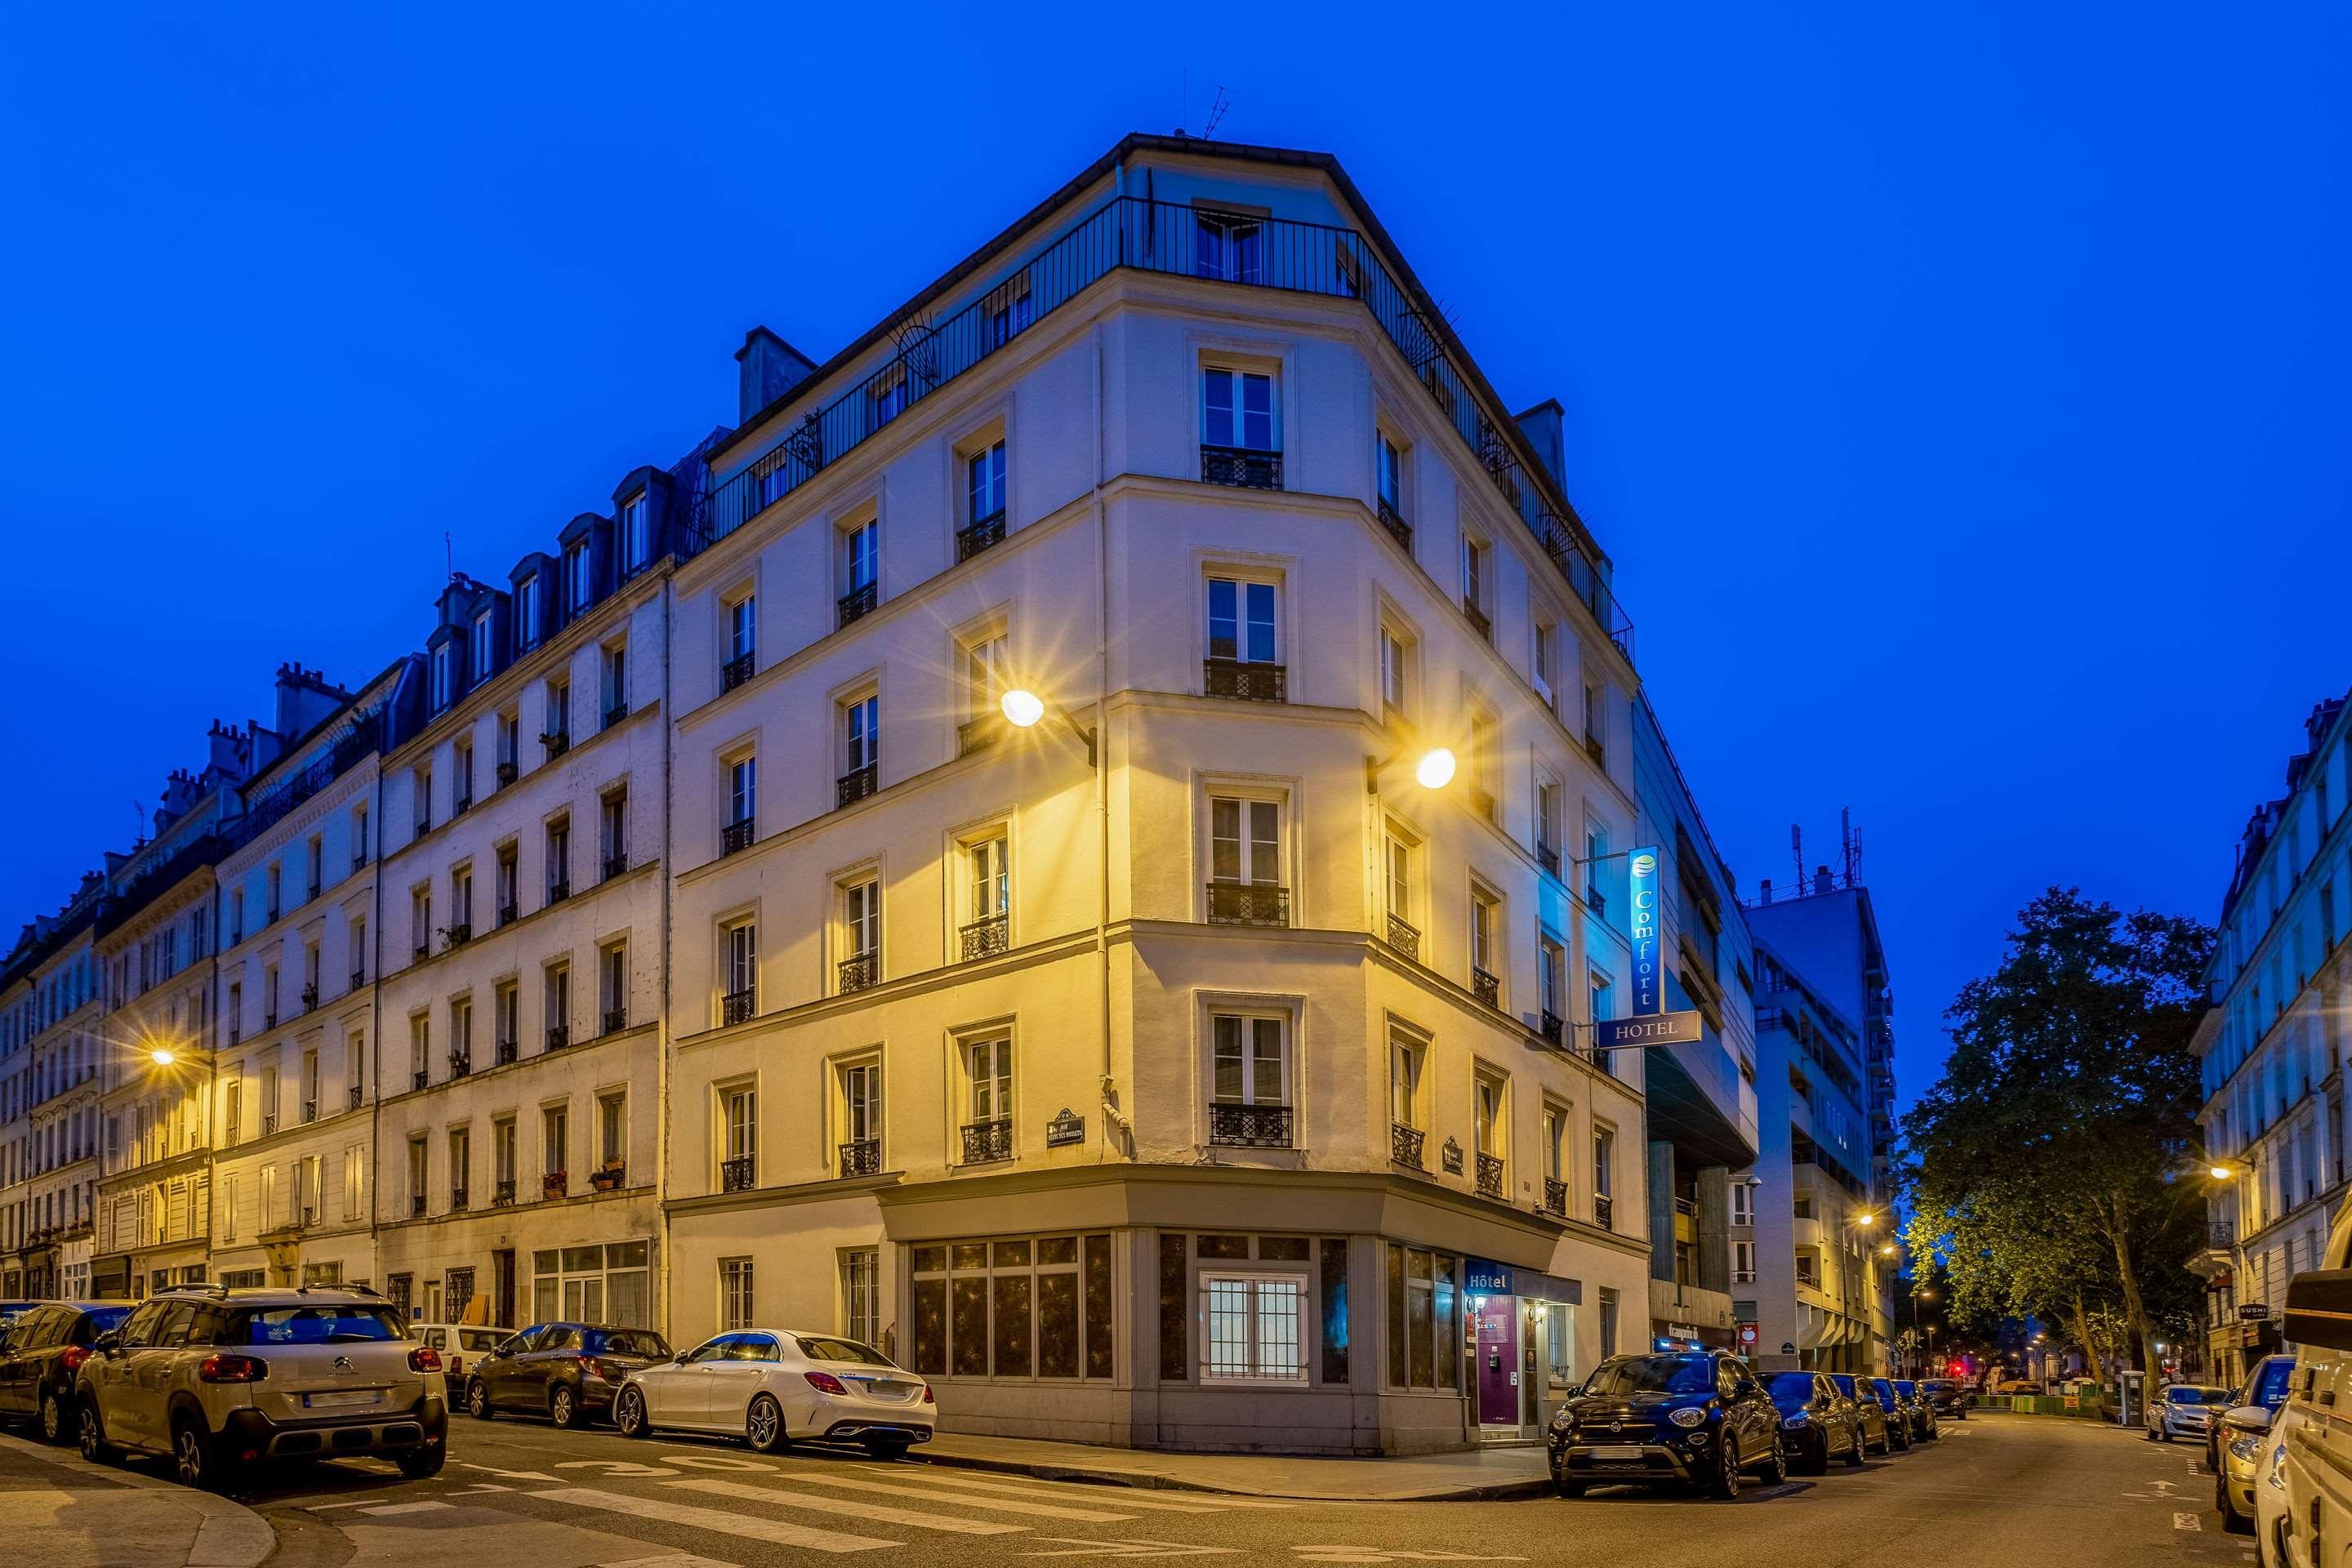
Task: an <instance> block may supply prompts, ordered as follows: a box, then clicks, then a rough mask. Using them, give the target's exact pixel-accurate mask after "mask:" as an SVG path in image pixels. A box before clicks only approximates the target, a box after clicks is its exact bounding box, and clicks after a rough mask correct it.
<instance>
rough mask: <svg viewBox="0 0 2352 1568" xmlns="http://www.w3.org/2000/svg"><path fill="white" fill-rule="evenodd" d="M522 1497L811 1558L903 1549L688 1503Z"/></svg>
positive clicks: (595, 1495) (573, 1495)
mask: <svg viewBox="0 0 2352 1568" xmlns="http://www.w3.org/2000/svg"><path fill="white" fill-rule="evenodd" d="M524 1495H526V1496H529V1497H534V1498H537V1499H539V1500H541V1501H542V1502H556V1503H562V1504H563V1505H565V1506H566V1507H569V1508H582V1509H597V1510H603V1511H604V1512H606V1513H617V1514H622V1515H625V1516H626V1517H629V1518H632V1519H642V1520H647V1521H653V1522H655V1523H657V1524H676V1525H683V1526H685V1527H687V1528H688V1529H690V1530H707V1531H712V1532H714V1533H716V1534H719V1535H731V1536H734V1537H736V1538H737V1539H739V1540H742V1541H764V1542H768V1543H769V1544H771V1545H774V1546H805V1547H807V1548H808V1549H810V1550H811V1551H813V1552H874V1551H878V1550H879V1549H881V1548H883V1547H886V1546H902V1545H904V1544H906V1543H905V1542H898V1541H884V1540H881V1539H879V1538H878V1537H876V1536H871V1535H854V1534H851V1533H849V1532H847V1531H835V1530H812V1529H810V1528H809V1527H808V1526H806V1525H802V1524H792V1523H788V1522H786V1521H783V1520H780V1519H762V1518H760V1517H758V1516H756V1515H750V1514H740V1513H730V1512H723V1511H721V1510H718V1509H715V1508H696V1507H694V1506H693V1505H691V1504H689V1503H682V1502H672V1501H671V1500H668V1499H667V1498H651V1497H632V1496H630V1495H628V1494H627V1493H625V1492H608V1491H599V1490H597V1489H594V1488H593V1487H559V1488H557V1489H554V1490H553V1491H544V1492H529V1493H526V1494H524Z"/></svg>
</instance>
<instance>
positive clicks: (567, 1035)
mask: <svg viewBox="0 0 2352 1568" xmlns="http://www.w3.org/2000/svg"><path fill="white" fill-rule="evenodd" d="M571 1043H572V1026H571V1025H569V1024H551V1025H549V1026H548V1030H547V1048H548V1049H549V1050H551V1051H560V1050H562V1048H563V1047H566V1046H568V1045H570V1044H571Z"/></svg>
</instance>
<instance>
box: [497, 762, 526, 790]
mask: <svg viewBox="0 0 2352 1568" xmlns="http://www.w3.org/2000/svg"><path fill="white" fill-rule="evenodd" d="M520 777H522V766H521V764H520V763H499V788H500V789H504V788H506V786H507V785H509V784H512V783H514V782H515V780H517V779H519V778H520Z"/></svg>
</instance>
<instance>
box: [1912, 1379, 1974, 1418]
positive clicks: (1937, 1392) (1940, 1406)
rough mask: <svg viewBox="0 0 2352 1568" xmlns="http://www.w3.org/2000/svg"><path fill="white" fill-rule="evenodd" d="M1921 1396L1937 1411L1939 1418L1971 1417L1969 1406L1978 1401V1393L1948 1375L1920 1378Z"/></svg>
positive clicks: (1928, 1405) (1931, 1408) (1929, 1407)
mask: <svg viewBox="0 0 2352 1568" xmlns="http://www.w3.org/2000/svg"><path fill="white" fill-rule="evenodd" d="M1919 1397H1920V1398H1922V1399H1924V1400H1926V1401H1927V1408H1928V1409H1930V1410H1933V1411H1934V1412H1935V1413H1936V1416H1937V1419H1938V1420H1944V1419H1950V1420H1953V1421H1965V1420H1967V1419H1968V1418H1969V1405H1974V1404H1975V1403H1976V1395H1975V1394H1970V1393H1969V1391H1968V1387H1967V1385H1966V1384H1959V1383H1956V1382H1954V1381H1953V1380H1952V1379H1950V1378H1948V1377H1928V1378H1922V1379H1920V1381H1919Z"/></svg>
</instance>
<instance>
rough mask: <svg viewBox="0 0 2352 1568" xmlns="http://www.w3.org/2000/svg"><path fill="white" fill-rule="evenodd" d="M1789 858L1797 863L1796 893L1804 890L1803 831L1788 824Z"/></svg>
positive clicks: (1793, 824)
mask: <svg viewBox="0 0 2352 1568" xmlns="http://www.w3.org/2000/svg"><path fill="white" fill-rule="evenodd" d="M1789 856H1790V858H1791V859H1793V860H1795V861H1796V863H1797V891H1798V892H1800V893H1802V892H1803V891H1804V890H1805V830H1804V829H1803V828H1801V827H1800V826H1797V825H1796V824H1795V823H1793V822H1792V823H1790V824H1789Z"/></svg>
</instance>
